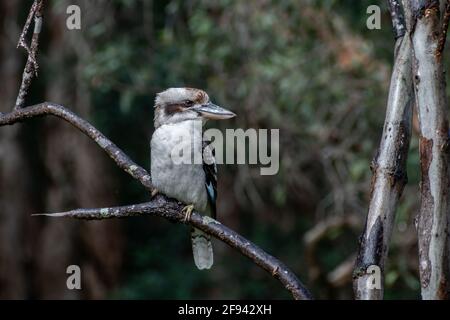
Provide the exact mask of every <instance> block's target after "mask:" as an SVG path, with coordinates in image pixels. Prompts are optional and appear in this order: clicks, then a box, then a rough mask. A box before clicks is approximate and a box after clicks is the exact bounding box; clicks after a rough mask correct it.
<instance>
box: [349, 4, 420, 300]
mask: <svg viewBox="0 0 450 320" xmlns="http://www.w3.org/2000/svg"><path fill="white" fill-rule="evenodd" d="M388 2H389V6H390V8H391V17H392V24H393V29H394V34H395V36H396V39H397V40H396V44H395V47H396V49H395V53H396V54H395V63H394V68H393V71H392V76H391V84H390V88H389V97H388V102H387V107H386V118H385V123H384V128H383V134H382V136H381V141H380V146H379V148H378V152H377V155H376V157H375V159H374V160H373V163H372V166H371V169H372V172H373V176H372V185H371V197H370V203H369V211H368V213H367V220H366V225H365V228H364V233H363V234H362V236H361V238H360V247H359V253H358V257H357V260H356V264H355V268H354V272H353V286H354V291H355V297H356V299H370V300H372V299H382V298H383V289H384V284H383V282H382V286H381V288H380V289H374V288H372V286H371V284H372V282H371V281H370V279H371V275H372V274H371V273H369V272H368V271H367V270H368V268H369V267H370V266H378V267H379V268H380V270H381V275H382V279H383V280H384V265H385V261H386V258H387V254H388V250H389V241H390V238H391V234H392V229H393V225H394V220H395V212H396V210H397V204H398V200H399V198H400V196H401V194H402V192H403V188H404V186H405V184H406V181H407V176H406V159H407V156H408V149H409V141H410V137H411V119H412V117H411V115H412V104H413V102H414V90H413V85H412V71H411V70H412V62H411V40H410V38H409V37H408V36H406V37H405V36H404V35H405V30H406V24H405V18H404V16H403V13H402V10H401V7H400V4H399V2H398V1H397V0H389V1H388ZM408 16H409V15H407V17H408Z"/></svg>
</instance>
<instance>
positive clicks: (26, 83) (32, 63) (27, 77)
mask: <svg viewBox="0 0 450 320" xmlns="http://www.w3.org/2000/svg"><path fill="white" fill-rule="evenodd" d="M43 7H44V0H35V1H34V3H33V5H32V6H31V9H30V13H29V14H28V18H27V21H26V22H25V26H24V27H23V30H22V33H21V34H20V38H19V43H18V44H17V47H18V48H19V47H23V48H24V49H25V50H26V51H27V53H28V58H27V63H26V64H25V68H24V70H23V75H22V83H21V85H20V89H19V94H18V95H17V100H16V105H15V107H14V109H16V110H17V109H19V108H22V107H23V106H24V104H25V97H26V95H27V93H28V89H29V87H30V84H31V80H32V79H33V76H37V71H38V68H39V65H38V63H37V60H36V57H37V51H38V46H39V35H40V33H41V29H42V11H43ZM33 18H34V30H33V37H32V39H31V45H30V46H28V45H27V43H26V41H25V37H26V35H27V33H28V29H29V27H30V24H31V20H32V19H33Z"/></svg>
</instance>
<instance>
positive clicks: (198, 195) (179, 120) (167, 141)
mask: <svg viewBox="0 0 450 320" xmlns="http://www.w3.org/2000/svg"><path fill="white" fill-rule="evenodd" d="M234 116H235V114H234V113H233V112H231V111H228V110H226V109H224V108H221V107H219V106H217V105H215V104H213V103H211V101H210V100H209V97H208V95H207V94H206V92H204V91H202V90H199V89H192V88H170V89H167V90H165V91H163V92H161V93H158V94H157V96H156V99H155V131H154V133H153V136H152V140H151V175H152V182H153V185H154V187H155V188H156V189H157V190H158V191H159V192H161V193H163V194H165V195H167V196H169V197H171V198H175V199H177V200H179V201H182V202H184V203H185V204H187V206H186V207H185V210H184V211H185V214H186V219H189V218H190V214H191V212H192V210H193V209H195V210H196V211H198V212H199V213H201V214H203V215H208V216H211V217H213V218H215V216H216V199H217V169H216V164H215V162H214V161H213V160H214V150H212V148H211V145H210V144H209V142H208V141H204V140H203V130H202V125H203V124H204V123H205V122H206V121H207V120H208V119H214V120H219V119H229V118H232V117H234ZM179 150H182V152H181V153H183V152H185V153H188V155H186V154H184V155H183V157H185V156H187V157H186V158H184V159H188V160H189V161H183V162H180V161H179V160H178V159H174V155H176V156H178V155H179V153H180V152H179ZM196 156H197V157H198V156H200V161H194V160H195V157H196ZM206 160H207V161H206ZM191 243H192V252H193V255H194V261H195V265H196V266H197V268H198V269H200V270H202V269H209V268H211V266H212V264H213V251H212V245H211V240H210V237H209V235H207V234H205V233H204V232H202V231H200V230H198V229H195V228H193V229H192V230H191Z"/></svg>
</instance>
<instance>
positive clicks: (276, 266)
mask: <svg viewBox="0 0 450 320" xmlns="http://www.w3.org/2000/svg"><path fill="white" fill-rule="evenodd" d="M46 115H53V116H56V117H58V118H61V119H63V120H65V121H67V122H69V123H70V124H72V125H73V126H74V127H75V128H77V129H78V130H80V131H81V132H83V133H84V134H86V135H87V136H88V137H89V138H91V139H92V140H94V141H95V142H96V143H97V144H98V145H99V146H100V148H102V149H103V150H104V151H105V152H106V153H107V154H108V155H109V156H110V157H111V158H112V159H113V160H114V161H115V162H116V164H117V165H118V166H119V167H120V168H121V169H123V170H124V171H126V172H127V173H128V174H130V175H131V176H132V177H133V178H134V179H136V180H138V181H139V182H140V183H141V184H142V185H143V186H144V187H145V188H146V189H147V190H148V191H150V192H151V191H153V186H152V184H151V177H150V174H149V173H148V172H147V171H146V170H145V169H143V168H142V167H140V166H138V165H137V164H136V163H135V162H133V161H132V160H131V159H130V158H129V157H128V156H127V155H126V154H125V153H124V152H123V151H122V150H120V149H119V148H118V147H117V146H116V145H115V144H114V143H112V142H111V141H110V140H109V139H108V138H107V137H106V136H105V135H103V134H102V133H101V132H100V131H98V130H97V129H96V128H95V127H94V126H92V125H91V124H90V123H89V122H87V121H85V120H84V119H82V118H80V117H78V116H77V115H75V114H74V113H73V112H71V111H69V110H67V109H66V108H65V107H63V106H61V105H58V104H55V103H50V102H44V103H41V104H38V105H34V106H30V107H26V108H22V109H18V110H14V111H12V112H10V113H6V114H1V115H0V126H5V125H13V124H15V123H18V122H22V121H26V120H27V119H30V118H35V117H39V116H46ZM182 208H183V204H181V203H180V202H177V201H175V200H172V199H168V198H166V197H164V196H162V195H159V196H157V197H155V198H154V199H153V200H152V201H151V202H148V203H143V204H138V205H131V206H124V207H116V208H103V209H78V210H74V211H69V212H66V213H56V214H53V215H51V216H54V217H73V218H79V219H106V218H116V217H129V216H136V215H149V214H153V215H158V216H161V217H164V218H166V219H169V220H172V221H176V222H184V217H185V216H184V214H182ZM189 224H191V225H192V226H194V227H196V228H198V229H201V230H203V231H204V232H206V233H208V234H210V235H212V236H214V237H216V238H217V239H219V240H221V241H223V242H225V243H227V244H228V245H230V246H231V247H233V248H235V249H237V250H238V251H239V252H241V253H242V254H243V255H245V256H247V257H248V258H250V259H251V260H252V261H253V262H254V263H256V264H257V265H259V266H260V267H262V268H263V269H264V270H266V271H268V272H270V274H271V275H272V276H273V277H275V278H276V279H277V280H279V281H280V282H281V283H282V284H283V285H284V287H285V288H286V289H287V290H289V291H290V292H291V293H292V296H293V297H294V298H295V299H311V294H310V293H309V292H308V290H307V289H306V288H305V286H304V285H303V284H302V283H301V282H300V280H299V279H298V278H297V277H296V276H295V274H294V273H293V272H292V271H291V270H289V269H288V268H287V267H286V265H284V264H283V263H282V262H280V261H279V260H277V259H276V258H275V257H273V256H271V255H269V254H267V253H266V252H265V251H263V250H262V249H260V248H259V247H257V246H256V245H255V244H253V243H251V242H250V241H248V240H247V239H245V238H244V237H242V236H241V235H239V234H237V233H236V232H234V231H233V230H231V229H229V228H227V227H226V226H224V225H223V224H221V223H219V222H218V221H216V220H213V219H211V218H209V217H202V216H201V215H199V214H198V213H193V214H192V216H191V219H190V221H189Z"/></svg>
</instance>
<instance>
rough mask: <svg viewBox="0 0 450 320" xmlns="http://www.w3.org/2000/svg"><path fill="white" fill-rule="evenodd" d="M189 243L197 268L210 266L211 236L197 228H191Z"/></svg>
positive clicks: (212, 259) (211, 257)
mask: <svg viewBox="0 0 450 320" xmlns="http://www.w3.org/2000/svg"><path fill="white" fill-rule="evenodd" d="M191 243H192V253H193V254H194V262H195V265H196V266H197V268H198V269H199V270H203V269H209V268H211V266H212V265H213V262H214V255H213V249H212V244H211V237H210V236H209V235H207V234H206V233H204V232H203V231H201V230H199V229H195V228H192V231H191Z"/></svg>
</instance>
